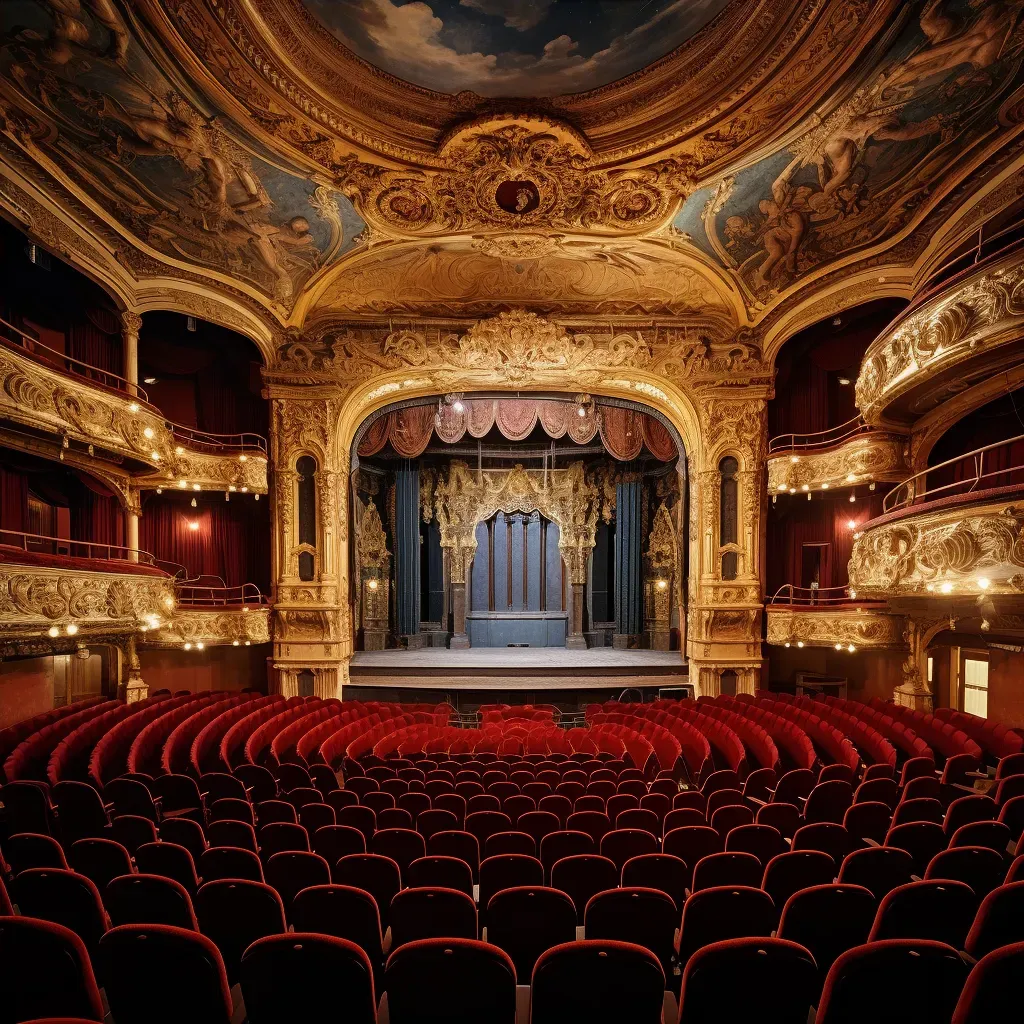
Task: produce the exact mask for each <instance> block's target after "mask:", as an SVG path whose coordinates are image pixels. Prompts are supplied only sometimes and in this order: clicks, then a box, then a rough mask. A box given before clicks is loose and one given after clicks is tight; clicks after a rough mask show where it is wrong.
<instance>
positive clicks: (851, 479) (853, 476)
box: [846, 473, 857, 484]
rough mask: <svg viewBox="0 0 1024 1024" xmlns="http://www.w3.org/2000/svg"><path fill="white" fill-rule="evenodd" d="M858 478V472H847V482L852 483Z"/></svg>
mask: <svg viewBox="0 0 1024 1024" xmlns="http://www.w3.org/2000/svg"><path fill="white" fill-rule="evenodd" d="M856 479H857V474H856V473H847V474H846V482H847V483H848V484H852V483H853V482H854V480H856Z"/></svg>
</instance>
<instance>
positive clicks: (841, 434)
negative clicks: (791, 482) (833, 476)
mask: <svg viewBox="0 0 1024 1024" xmlns="http://www.w3.org/2000/svg"><path fill="white" fill-rule="evenodd" d="M873 429H874V428H873V427H872V426H870V425H869V424H867V423H865V422H864V420H863V418H862V417H861V416H859V415H858V416H854V417H853V419H851V420H847V421H846V422H845V423H840V424H839V426H837V427H829V428H828V429H827V430H819V431H817V433H814V434H780V435H779V436H778V437H773V438H772V439H771V440H770V441H769V442H768V454H769V455H773V454H775V453H777V452H793V451H802V450H806V449H812V448H832V447H834V446H835V445H838V444H842V443H843V442H844V441H848V440H850V438H851V437H857V436H858V435H860V434H866V433H867V432H868V431H870V430H873Z"/></svg>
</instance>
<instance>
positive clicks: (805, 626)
mask: <svg viewBox="0 0 1024 1024" xmlns="http://www.w3.org/2000/svg"><path fill="white" fill-rule="evenodd" d="M767 616H768V634H767V642H768V643H770V644H774V645H775V646H778V647H789V646H793V647H796V646H797V644H803V645H804V646H805V647H836V646H837V645H838V646H840V647H842V648H844V649H845V650H848V651H849V650H860V649H864V648H904V647H906V637H905V635H904V634H905V632H906V628H907V622H906V617H905V616H903V615H892V614H889V613H888V612H886V611H883V610H881V609H879V610H873V609H870V608H829V607H822V608H821V609H820V610H816V611H810V610H807V609H803V608H789V607H785V606H779V605H775V606H773V605H769V606H768V609H767Z"/></svg>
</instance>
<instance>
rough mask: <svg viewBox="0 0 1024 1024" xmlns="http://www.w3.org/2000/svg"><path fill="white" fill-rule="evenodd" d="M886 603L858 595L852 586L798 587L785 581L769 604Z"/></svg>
mask: <svg viewBox="0 0 1024 1024" xmlns="http://www.w3.org/2000/svg"><path fill="white" fill-rule="evenodd" d="M854 602H856V603H857V604H858V605H860V604H885V602H884V601H871V600H865V599H863V598H858V597H857V592H856V591H855V590H851V589H850V587H798V586H796V585H795V584H793V583H784V584H783V585H782V586H781V587H779V589H778V590H776V591H775V593H774V594H773V595H772V596H771V599H770V600H769V601H768V604H770V605H773V604H785V605H801V606H807V605H811V606H813V605H837V604H852V603H854Z"/></svg>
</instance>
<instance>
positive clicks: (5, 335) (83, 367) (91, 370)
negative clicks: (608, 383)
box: [0, 319, 160, 415]
mask: <svg viewBox="0 0 1024 1024" xmlns="http://www.w3.org/2000/svg"><path fill="white" fill-rule="evenodd" d="M0 344H2V345H3V346H4V347H5V348H10V349H15V350H16V351H19V352H23V353H25V354H26V355H28V356H29V357H30V358H31V359H32V360H33V361H34V362H37V363H39V364H40V366H46V367H49V368H50V369H54V370H57V371H59V372H60V373H66V374H69V375H70V376H72V377H82V378H83V379H85V380H87V381H89V383H91V384H99V385H100V386H101V387H104V388H108V389H109V390H111V391H117V392H120V393H121V394H124V395H129V396H131V397H132V398H135V399H137V400H138V401H139V402H140V403H145V404H146V405H149V398H148V396H147V395H146V392H145V391H144V390H143V389H142V388H140V387H139V386H138V384H132V383H131V382H130V381H127V380H125V379H124V377H119V376H118V375H117V374H116V373H111V372H110V371H109V370H101V369H100V368H99V367H98V366H90V365H89V363H83V362H82V361H81V360H80V359H73V358H72V357H71V356H69V355H65V354H64V353H63V352H59V351H57V349H55V348H50V347H49V345H44V344H43V343H42V342H41V341H37V340H36V339H35V338H33V337H32V336H31V335H29V334H26V333H25V332H24V331H23V330H21V328H19V327H15V326H14V324H11V323H8V322H7V321H6V320H3V319H0ZM151 408H152V407H151ZM153 411H154V412H155V413H156V414H157V415H160V412H159V410H158V409H155V408H154V409H153Z"/></svg>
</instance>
